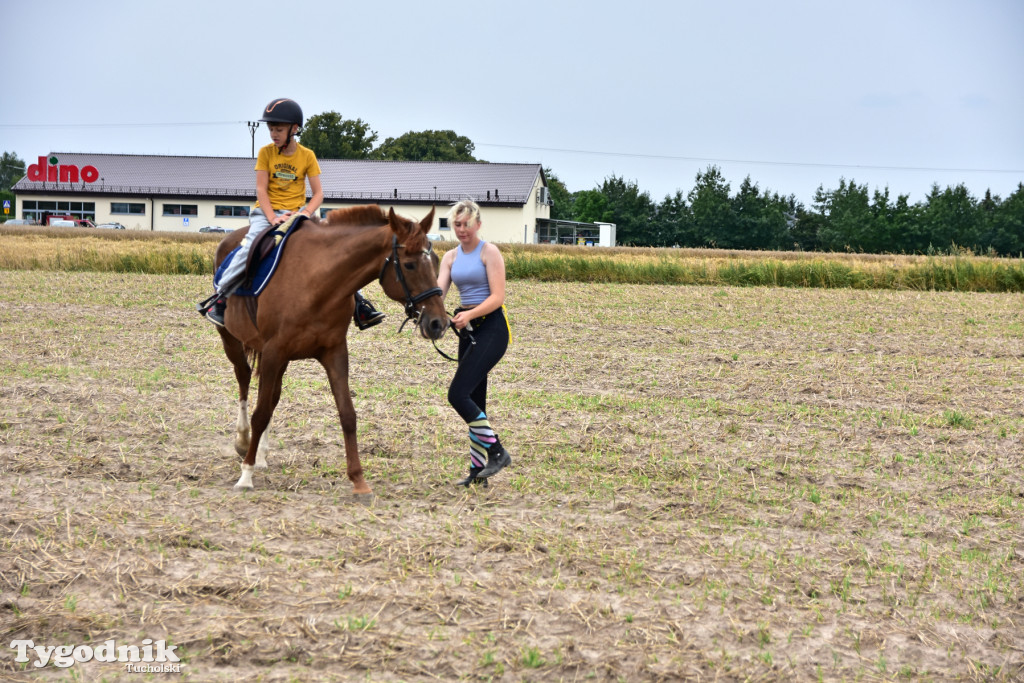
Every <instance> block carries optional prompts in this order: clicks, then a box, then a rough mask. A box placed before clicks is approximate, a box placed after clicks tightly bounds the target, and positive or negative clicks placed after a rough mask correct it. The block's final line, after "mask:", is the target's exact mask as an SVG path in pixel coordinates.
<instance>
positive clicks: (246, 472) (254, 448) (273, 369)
mask: <svg viewBox="0 0 1024 683" xmlns="http://www.w3.org/2000/svg"><path fill="white" fill-rule="evenodd" d="M287 369H288V362H287V361H284V362H282V361H280V360H278V359H277V358H276V356H274V354H268V353H267V352H266V351H264V353H263V356H262V358H261V359H260V386H259V392H258V396H257V398H256V409H255V410H254V411H253V413H252V421H251V424H250V427H251V430H252V435H251V438H250V440H249V448H248V449H247V450H246V452H245V459H244V460H243V461H242V475H241V476H240V477H239V478H238V482H237V483H236V484H235V489H236V490H239V491H244V490H252V488H253V485H252V473H253V470H254V469H255V468H256V467H266V466H267V459H266V448H267V445H266V444H267V427H269V425H270V418H271V417H272V416H273V414H274V409H275V408H277V402H278V401H280V400H281V380H282V379H283V378H284V372H285V370H287ZM261 451H262V452H261ZM257 456H258V457H257ZM257 460H259V461H262V462H260V463H258V462H257Z"/></svg>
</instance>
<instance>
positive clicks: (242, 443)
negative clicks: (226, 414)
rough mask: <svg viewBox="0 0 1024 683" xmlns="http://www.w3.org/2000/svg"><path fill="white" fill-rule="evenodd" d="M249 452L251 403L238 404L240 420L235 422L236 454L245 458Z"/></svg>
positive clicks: (242, 402) (240, 402)
mask: <svg viewBox="0 0 1024 683" xmlns="http://www.w3.org/2000/svg"><path fill="white" fill-rule="evenodd" d="M248 450H249V402H248V401H241V400H240V401H239V402H238V419H237V421H236V422H235V452H237V453H238V454H239V455H241V456H243V457H244V456H245V454H246V452H247V451H248Z"/></svg>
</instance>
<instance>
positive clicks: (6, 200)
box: [4, 199, 11, 209]
mask: <svg viewBox="0 0 1024 683" xmlns="http://www.w3.org/2000/svg"><path fill="white" fill-rule="evenodd" d="M4 208H5V209H9V208H11V200H10V199H5V200H4Z"/></svg>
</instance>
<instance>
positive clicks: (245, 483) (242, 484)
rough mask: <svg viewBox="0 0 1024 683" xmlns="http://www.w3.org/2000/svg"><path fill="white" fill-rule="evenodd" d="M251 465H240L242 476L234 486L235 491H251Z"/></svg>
mask: <svg viewBox="0 0 1024 683" xmlns="http://www.w3.org/2000/svg"><path fill="white" fill-rule="evenodd" d="M252 470H253V467H252V465H245V464H243V465H242V476H240V477H239V478H238V483H237V484H235V490H236V491H252Z"/></svg>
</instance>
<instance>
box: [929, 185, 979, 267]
mask: <svg viewBox="0 0 1024 683" xmlns="http://www.w3.org/2000/svg"><path fill="white" fill-rule="evenodd" d="M977 207H978V203H977V201H975V199H974V197H972V196H971V193H970V192H968V191H967V188H966V187H964V185H963V183H961V184H959V185H957V186H956V187H948V186H947V187H946V189H945V190H942V191H941V192H940V191H939V186H938V185H932V191H931V192H930V193H929V194H928V197H927V198H926V199H925V205H924V212H923V215H922V219H923V228H924V234H925V235H926V236H927V239H928V245H927V247H925V248H928V247H931V248H934V249H938V250H940V251H945V250H947V249H951V248H953V247H954V246H960V247H973V246H976V245H977V244H978V239H979V237H980V236H981V235H980V230H979V227H980V226H979V220H978V219H979V217H978V208H977Z"/></svg>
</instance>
